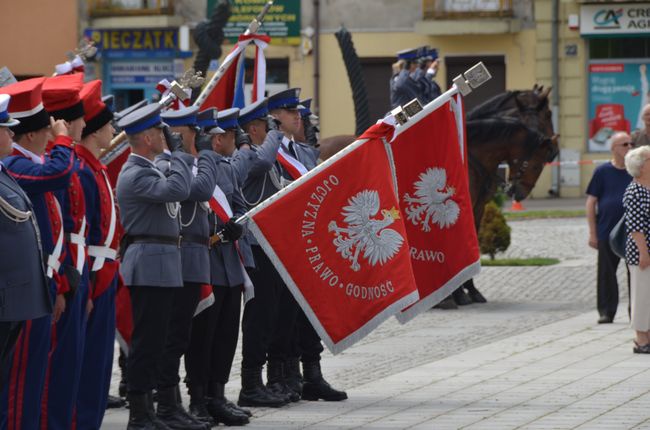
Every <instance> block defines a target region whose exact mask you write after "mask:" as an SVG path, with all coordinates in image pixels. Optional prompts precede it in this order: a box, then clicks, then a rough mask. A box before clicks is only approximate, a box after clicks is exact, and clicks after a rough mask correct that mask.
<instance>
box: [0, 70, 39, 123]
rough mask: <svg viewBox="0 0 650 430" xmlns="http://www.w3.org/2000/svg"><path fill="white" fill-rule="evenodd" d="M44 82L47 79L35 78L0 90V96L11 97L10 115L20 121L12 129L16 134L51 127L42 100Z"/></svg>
mask: <svg viewBox="0 0 650 430" xmlns="http://www.w3.org/2000/svg"><path fill="white" fill-rule="evenodd" d="M43 82H45V78H33V79H27V80H24V81H19V82H16V83H15V84H11V85H7V86H6V87H2V88H0V94H7V95H9V96H11V100H10V101H9V114H10V115H11V116H12V117H14V118H16V119H17V120H19V121H20V124H18V125H16V126H14V127H13V128H12V129H11V130H12V131H13V132H14V133H15V134H25V133H29V132H30V131H37V130H40V129H42V128H45V127H47V126H49V125H50V116H49V115H48V113H47V111H46V110H45V108H44V107H43V99H42V98H41V96H42V89H43Z"/></svg>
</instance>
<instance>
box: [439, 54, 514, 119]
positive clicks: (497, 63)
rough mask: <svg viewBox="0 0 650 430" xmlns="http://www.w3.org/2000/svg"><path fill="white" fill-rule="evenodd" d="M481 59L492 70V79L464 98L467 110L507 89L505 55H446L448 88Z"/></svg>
mask: <svg viewBox="0 0 650 430" xmlns="http://www.w3.org/2000/svg"><path fill="white" fill-rule="evenodd" d="M479 61H482V62H483V64H485V67H487V69H488V70H489V71H490V74H491V75H492V79H490V80H489V81H487V82H486V83H484V84H483V85H481V86H480V87H478V88H477V89H475V90H473V91H472V92H471V93H470V94H469V95H468V96H467V97H465V98H464V101H465V110H466V111H470V110H471V109H472V108H474V107H476V106H478V105H480V104H481V103H483V102H484V101H486V100H488V99H489V98H490V97H493V96H496V95H497V94H500V93H502V92H504V91H505V90H506V62H505V57H504V56H503V55H477V56H472V57H469V56H467V57H465V56H463V57H460V56H459V57H445V67H446V69H447V88H450V87H451V86H452V85H453V79H454V78H455V77H456V76H458V75H460V74H462V73H464V72H465V71H466V70H467V69H469V68H470V67H472V66H474V65H475V64H476V63H478V62H479Z"/></svg>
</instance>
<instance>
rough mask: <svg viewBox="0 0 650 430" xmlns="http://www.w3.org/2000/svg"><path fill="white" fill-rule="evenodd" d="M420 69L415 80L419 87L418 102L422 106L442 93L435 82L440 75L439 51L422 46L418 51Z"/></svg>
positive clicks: (416, 72)
mask: <svg viewBox="0 0 650 430" xmlns="http://www.w3.org/2000/svg"><path fill="white" fill-rule="evenodd" d="M417 62H418V69H417V70H416V71H415V74H414V79H415V81H416V82H417V84H418V87H419V94H418V100H419V101H420V103H422V105H426V104H429V103H430V102H431V101H433V100H434V99H436V98H437V97H439V96H440V94H441V93H442V92H441V90H440V86H439V85H438V83H437V82H436V81H435V80H434V78H435V77H436V75H437V74H438V50H437V49H431V48H429V47H428V46H422V47H421V48H419V50H418V60H417Z"/></svg>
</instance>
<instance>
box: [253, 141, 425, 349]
mask: <svg viewBox="0 0 650 430" xmlns="http://www.w3.org/2000/svg"><path fill="white" fill-rule="evenodd" d="M285 190H286V191H285ZM285 190H283V191H281V192H280V193H279V194H278V195H276V197H272V198H271V199H269V200H268V203H267V204H263V205H261V206H260V207H258V208H256V209H254V210H253V211H252V212H250V213H249V214H250V216H251V217H250V218H249V228H250V229H251V231H252V232H253V234H254V235H255V237H256V238H257V240H258V241H259V243H260V245H261V246H262V248H263V249H264V251H265V252H266V254H267V255H268V256H269V258H270V259H271V261H272V262H273V264H274V266H275V268H276V269H277V270H278V272H279V273H280V275H281V276H282V278H283V279H284V281H285V283H286V284H287V286H288V287H289V289H290V290H291V292H292V293H293V295H294V297H295V298H296V301H297V302H298V303H299V304H300V306H301V307H302V309H303V311H304V312H305V314H306V315H307V317H308V318H309V320H310V322H311V324H312V325H313V326H314V328H315V329H316V331H317V332H318V334H319V335H320V337H321V339H322V340H323V342H324V343H325V344H326V345H327V347H328V348H329V349H330V351H332V352H333V353H335V354H336V353H338V352H341V351H343V350H344V349H346V348H348V347H349V346H351V345H352V344H354V343H355V342H356V341H358V340H360V339H361V338H363V337H364V336H365V335H366V334H368V333H369V332H370V331H372V329H374V328H375V327H377V326H378V325H379V324H380V323H381V322H383V321H384V320H386V319H387V318H389V317H390V316H392V315H394V314H395V313H397V312H399V311H400V310H402V309H404V308H405V307H406V306H408V305H410V304H412V303H414V302H416V301H417V299H418V292H417V288H416V286H415V280H414V277H413V271H412V269H411V261H410V260H411V259H410V257H409V245H408V241H407V238H406V230H405V227H404V222H403V220H402V216H401V214H400V211H399V203H398V201H397V196H396V195H395V190H394V188H393V176H392V172H391V169H390V162H389V158H388V154H387V152H386V148H385V146H384V144H383V143H382V141H381V140H379V139H376V138H375V139H370V140H362V141H357V142H355V143H353V144H352V145H351V146H350V147H348V148H346V149H345V150H344V151H342V153H340V154H337V156H335V157H333V158H332V159H330V160H328V161H326V162H325V163H323V164H321V165H320V166H318V167H317V168H316V169H315V170H313V171H312V172H309V173H308V174H307V175H305V176H303V177H302V178H301V180H299V181H297V182H294V183H293V184H291V185H290V186H289V187H288V188H287V189H285Z"/></svg>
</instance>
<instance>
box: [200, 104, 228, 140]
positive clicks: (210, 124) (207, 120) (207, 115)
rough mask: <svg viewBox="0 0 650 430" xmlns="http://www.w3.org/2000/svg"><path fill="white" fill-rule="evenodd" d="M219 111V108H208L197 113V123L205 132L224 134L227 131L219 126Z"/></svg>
mask: <svg viewBox="0 0 650 430" xmlns="http://www.w3.org/2000/svg"><path fill="white" fill-rule="evenodd" d="M218 118H219V111H218V110H217V108H213V107H212V108H208V109H206V110H202V111H201V112H199V113H198V114H197V115H196V125H198V126H199V127H201V129H203V131H204V132H206V133H209V134H222V133H225V131H224V130H223V129H222V128H221V127H219V122H218Z"/></svg>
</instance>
